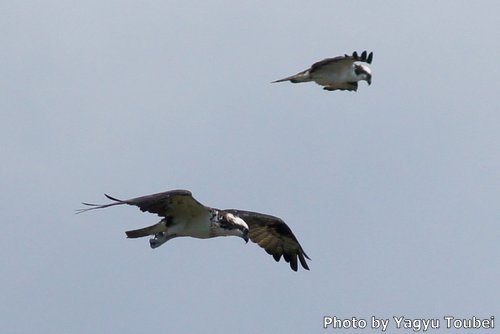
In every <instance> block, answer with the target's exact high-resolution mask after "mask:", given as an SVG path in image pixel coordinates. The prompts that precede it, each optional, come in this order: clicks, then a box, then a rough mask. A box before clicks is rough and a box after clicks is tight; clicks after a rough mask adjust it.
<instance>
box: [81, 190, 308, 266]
mask: <svg viewBox="0 0 500 334" xmlns="http://www.w3.org/2000/svg"><path fill="white" fill-rule="evenodd" d="M105 196H106V197H107V198H109V199H110V200H112V201H114V202H113V203H109V204H104V205H100V204H90V203H83V204H84V205H88V206H91V208H85V209H80V210H78V212H84V211H88V210H94V209H102V208H107V207H110V206H114V205H122V204H128V205H134V206H137V207H139V209H141V211H147V212H150V213H155V214H157V215H158V216H160V217H162V220H160V222H158V223H157V224H154V225H151V226H148V227H144V228H141V229H138V230H132V231H127V232H125V233H126V234H127V237H129V238H140V237H145V236H149V235H152V236H154V237H153V238H151V239H150V240H149V244H150V246H151V248H157V247H159V246H161V245H162V244H164V243H165V242H167V241H168V240H170V239H173V238H175V237H194V238H201V239H205V238H214V237H220V236H231V235H233V236H238V237H241V238H243V239H244V240H245V242H248V238H250V240H252V241H253V242H255V243H257V244H258V245H259V246H260V247H262V248H264V249H265V250H266V252H267V253H269V254H271V255H272V256H273V257H274V259H275V260H276V261H279V260H280V258H281V256H283V258H284V259H285V261H286V262H289V263H290V267H291V268H292V269H293V270H294V271H297V258H298V259H299V261H300V264H301V265H302V267H303V268H304V269H307V270H309V267H308V266H307V263H306V260H305V258H307V259H309V257H308V256H307V254H306V253H305V252H304V250H303V249H302V247H301V246H300V244H299V242H298V241H297V238H295V236H294V235H293V233H292V230H290V228H289V227H288V225H287V224H285V222H284V221H283V220H281V219H280V218H278V217H273V216H270V215H265V214H262V213H257V212H251V211H243V210H234V209H231V210H219V209H215V208H210V207H207V206H204V205H203V204H201V203H200V202H198V201H197V200H195V199H194V198H193V196H192V195H191V192H189V191H187V190H171V191H166V192H162V193H158V194H153V195H147V196H142V197H137V198H132V199H129V200H124V201H123V200H119V199H116V198H113V197H111V196H108V195H105ZM304 257H305V258H304ZM309 260H310V259H309Z"/></svg>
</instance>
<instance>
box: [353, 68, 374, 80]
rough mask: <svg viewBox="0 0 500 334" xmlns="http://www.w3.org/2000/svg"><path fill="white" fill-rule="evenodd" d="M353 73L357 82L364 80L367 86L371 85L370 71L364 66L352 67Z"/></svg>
mask: <svg viewBox="0 0 500 334" xmlns="http://www.w3.org/2000/svg"><path fill="white" fill-rule="evenodd" d="M354 73H355V74H356V78H357V80H358V81H360V80H365V81H366V82H367V83H368V85H371V83H372V70H370V68H369V67H368V66H366V65H364V64H356V65H354Z"/></svg>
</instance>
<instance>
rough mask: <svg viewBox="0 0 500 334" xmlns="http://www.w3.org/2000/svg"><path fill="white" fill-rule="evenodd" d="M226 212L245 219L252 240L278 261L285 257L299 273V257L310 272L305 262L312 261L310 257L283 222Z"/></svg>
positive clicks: (249, 214)
mask: <svg viewBox="0 0 500 334" xmlns="http://www.w3.org/2000/svg"><path fill="white" fill-rule="evenodd" d="M224 211H225V212H229V213H232V214H233V215H235V216H237V217H240V218H241V219H243V220H244V221H245V222H246V223H247V225H248V227H249V231H248V236H249V237H250V240H252V241H253V242H255V243H256V244H258V245H259V246H260V247H262V248H264V249H265V251H266V252H267V253H268V254H271V255H272V256H273V257H274V259H275V260H276V261H279V260H280V258H281V256H283V258H284V259H285V261H286V262H289V263H290V267H291V268H292V269H293V270H294V271H297V268H298V266H297V257H298V259H299V261H300V264H301V265H302V267H303V268H304V269H307V270H309V267H308V265H307V262H306V260H305V258H307V259H309V260H310V258H309V256H307V254H306V253H305V252H304V250H303V249H302V247H301V246H300V244H299V241H298V240H297V238H296V237H295V235H294V234H293V232H292V230H291V229H290V227H288V225H287V224H286V223H285V222H284V221H283V220H281V219H280V218H278V217H274V216H270V215H265V214H262V213H258V212H251V211H244V210H235V209H231V210H224Z"/></svg>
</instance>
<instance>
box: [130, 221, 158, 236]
mask: <svg viewBox="0 0 500 334" xmlns="http://www.w3.org/2000/svg"><path fill="white" fill-rule="evenodd" d="M160 232H165V225H164V224H163V223H158V224H154V225H151V226H148V227H144V228H140V229H138V230H132V231H126V232H125V234H126V235H127V238H142V237H146V236H148V235H155V234H156V233H160Z"/></svg>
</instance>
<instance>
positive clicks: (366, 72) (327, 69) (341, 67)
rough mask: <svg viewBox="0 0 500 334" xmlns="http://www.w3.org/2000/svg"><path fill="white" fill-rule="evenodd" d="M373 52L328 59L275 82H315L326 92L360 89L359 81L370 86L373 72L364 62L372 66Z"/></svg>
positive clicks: (355, 53)
mask: <svg viewBox="0 0 500 334" xmlns="http://www.w3.org/2000/svg"><path fill="white" fill-rule="evenodd" d="M372 60H373V52H370V54H368V55H367V54H366V51H363V53H362V54H361V56H359V55H358V54H357V52H353V54H352V56H348V55H344V56H339V57H335V58H327V59H323V60H322V61H319V62H317V63H314V64H313V65H312V66H311V68H310V69H308V70H305V71H302V72H300V73H297V74H295V75H292V76H290V77H287V78H284V79H280V80H276V81H273V82H272V83H275V82H282V81H290V82H293V83H298V82H308V81H314V82H316V83H317V84H318V85H321V86H324V88H323V89H325V90H330V91H333V90H337V89H338V90H350V91H356V90H357V89H358V81H360V80H365V81H366V82H367V83H368V85H370V84H371V83H372V72H371V70H370V68H369V67H368V66H366V65H364V64H359V63H357V62H364V63H368V64H371V63H372Z"/></svg>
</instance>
